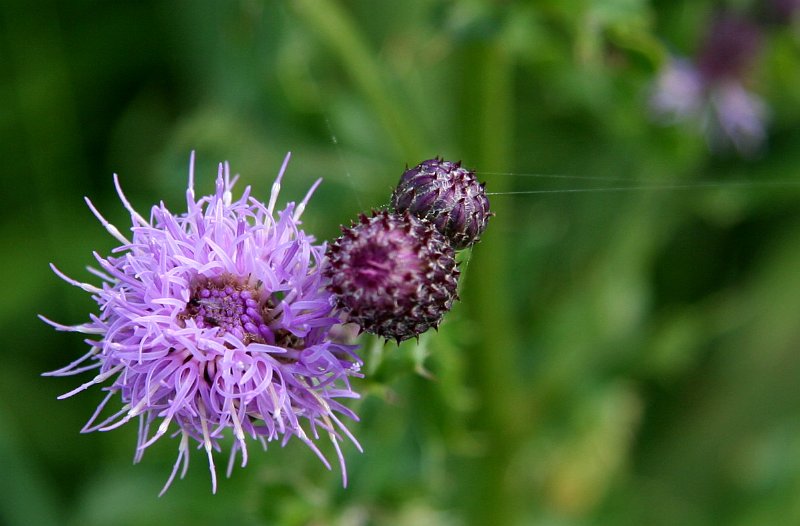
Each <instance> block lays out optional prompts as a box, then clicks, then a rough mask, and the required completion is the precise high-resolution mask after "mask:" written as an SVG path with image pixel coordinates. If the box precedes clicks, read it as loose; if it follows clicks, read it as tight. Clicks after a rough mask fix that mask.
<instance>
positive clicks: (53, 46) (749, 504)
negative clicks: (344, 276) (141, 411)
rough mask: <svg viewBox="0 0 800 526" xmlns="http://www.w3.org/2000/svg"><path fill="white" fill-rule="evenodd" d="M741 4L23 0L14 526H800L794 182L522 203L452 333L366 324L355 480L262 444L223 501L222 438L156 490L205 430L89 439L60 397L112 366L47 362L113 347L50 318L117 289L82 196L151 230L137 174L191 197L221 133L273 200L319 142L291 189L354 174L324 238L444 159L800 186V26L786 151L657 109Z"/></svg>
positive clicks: (233, 157) (791, 63)
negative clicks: (142, 439)
mask: <svg viewBox="0 0 800 526" xmlns="http://www.w3.org/2000/svg"><path fill="white" fill-rule="evenodd" d="M757 4H758V2H747V1H736V2H734V1H731V2H729V3H728V4H727V5H728V7H732V8H740V9H754V8H756V7H757ZM718 5H721V4H719V3H716V2H711V1H707V0H685V1H672V0H660V1H651V2H648V1H645V0H540V1H531V2H522V1H505V2H502V1H496V2H489V1H477V0H466V1H440V0H404V1H402V2H374V1H370V0H358V1H356V0H352V1H335V0H294V1H291V2H271V1H263V2H261V1H256V0H243V1H228V2H211V1H177V2H157V1H140V2H122V1H116V2H111V1H99V0H73V1H54V0H38V1H36V2H27V1H22V0H3V2H2V3H0V64H2V68H0V90H1V91H0V157H2V159H3V169H2V177H0V185H2V186H1V187H0V194H1V195H2V197H3V205H4V206H3V207H2V208H0V217H1V218H2V223H0V236H1V237H0V239H1V240H2V245H3V250H2V253H1V254H0V269H1V270H2V273H0V275H3V276H5V278H4V279H5V285H4V287H3V294H2V301H0V334H2V337H3V340H4V341H3V346H2V352H3V366H2V367H0V466H1V467H0V523H2V524H8V525H9V526H13V525H29V524H43V525H44V524H68V525H78V524H81V525H95V524H97V525H99V524H103V525H142V524H178V525H181V524H193V525H206V524H208V525H212V524H241V525H258V524H282V525H283V524H285V525H326V524H332V525H372V524H374V525H460V524H498V525H527V524H546V525H583V524H598V525H600V524H610V525H616V524H648V525H659V524H664V525H674V524H681V525H702V524H731V525H741V526H746V525H764V524H800V418H798V417H800V389H798V378H800V324H798V320H800V189H798V188H797V187H792V186H788V185H787V186H778V187H762V186H727V187H720V188H695V189H682V190H674V191H631V192H617V193H614V192H585V193H551V194H541V195H505V196H503V195H498V196H494V197H493V198H492V206H493V209H494V210H495V211H496V213H497V215H496V217H495V218H493V220H492V221H491V223H490V224H489V229H488V231H487V233H486V234H485V236H484V239H483V241H482V242H481V243H480V244H479V245H477V246H476V248H475V249H474V250H473V251H472V254H467V255H465V257H464V262H463V263H462V269H463V270H464V279H463V280H462V282H461V295H462V298H463V301H461V302H460V303H459V304H458V305H457V306H456V307H455V309H454V310H453V312H451V313H450V315H449V316H448V317H447V319H446V322H445V323H444V325H443V326H442V328H441V330H440V331H439V332H438V334H426V335H425V336H423V337H422V338H421V340H420V343H419V345H416V344H415V343H413V342H411V343H405V344H403V345H402V346H401V347H400V348H399V349H398V348H397V347H396V346H395V345H393V344H390V345H387V346H385V347H384V346H383V345H382V343H381V342H376V341H374V340H371V339H369V338H364V339H363V340H361V343H362V344H363V346H364V351H363V356H364V358H365V361H366V364H365V371H366V372H367V373H368V376H367V378H366V379H364V380H363V381H359V382H357V387H358V389H360V390H361V391H362V392H363V394H364V396H363V399H362V400H361V401H358V402H356V403H354V404H353V406H354V407H355V408H356V409H357V411H358V413H359V414H360V415H361V417H362V420H361V421H360V422H358V423H353V424H352V425H351V426H350V427H351V429H352V430H353V431H354V433H355V434H356V435H357V436H358V437H359V439H360V440H361V441H362V443H363V445H364V448H365V452H364V453H363V454H359V453H358V452H357V451H356V450H355V448H354V447H352V445H346V446H345V455H346V457H347V460H348V466H349V475H350V486H349V487H348V488H346V489H343V488H342V487H341V480H340V475H339V473H338V472H335V471H334V472H328V471H326V470H325V469H324V467H323V466H322V465H321V464H320V463H319V461H318V460H316V459H315V458H314V457H313V455H312V454H310V452H309V451H307V450H306V448H305V447H304V446H302V444H296V443H292V444H290V445H289V446H287V447H286V448H284V449H281V448H280V447H279V446H278V445H273V446H271V447H270V449H269V451H267V452H266V453H262V452H260V451H257V450H256V449H255V448H254V449H253V452H252V454H251V460H250V465H249V466H248V467H247V468H245V469H235V470H234V472H233V475H232V477H231V479H229V480H222V481H221V484H220V489H219V491H218V494H217V495H215V496H213V497H212V496H211V494H210V483H209V476H208V471H207V468H206V462H205V459H204V458H203V454H202V453H201V452H195V453H194V455H193V456H192V465H191V467H190V470H189V474H188V476H187V477H186V479H185V480H183V481H177V482H176V483H174V484H173V486H172V488H171V489H170V490H169V492H168V493H167V494H166V495H165V496H164V497H162V498H157V494H158V491H159V490H160V489H161V486H162V484H163V483H164V481H165V480H166V477H167V476H168V473H169V470H170V469H171V467H172V463H173V461H174V458H175V455H176V454H177V441H176V440H170V439H168V438H165V439H162V440H161V441H160V443H158V444H157V445H156V446H154V447H152V448H151V449H150V450H148V452H147V454H146V455H145V457H144V460H143V462H141V463H140V464H138V465H136V466H133V465H132V464H131V460H132V456H133V449H134V447H135V434H136V429H135V427H136V426H135V425H129V426H128V427H126V428H123V429H119V430H116V431H113V432H109V433H95V434H91V435H80V434H79V429H80V428H81V426H82V425H83V423H84V422H85V421H86V419H88V417H89V416H90V415H91V413H92V411H93V408H94V406H95V405H96V404H97V402H98V401H99V400H100V398H101V392H100V390H99V389H94V390H91V391H87V392H84V393H82V394H80V395H78V396H76V397H74V398H70V399H68V400H66V401H57V400H56V396H57V395H59V394H61V393H63V392H66V391H68V390H70V389H71V388H72V387H74V386H76V385H78V383H79V382H83V381H87V380H88V379H89V377H90V373H89V374H87V375H86V376H81V377H78V378H56V379H53V378H42V377H40V376H39V374H40V373H41V372H42V371H46V370H52V369H55V368H58V367H61V366H63V365H65V364H66V363H68V362H70V361H71V360H73V359H75V358H77V357H78V356H80V355H81V354H83V352H84V347H85V345H84V344H83V343H82V341H81V338H80V337H79V335H75V334H69V335H66V334H62V333H56V332H55V331H53V330H51V329H50V328H48V327H47V326H45V325H44V324H43V323H41V322H40V321H39V320H37V319H36V314H37V313H42V314H45V315H47V316H48V317H51V318H53V319H55V320H58V321H61V322H64V323H80V322H82V321H84V320H85V319H86V317H87V315H88V313H89V312H92V311H93V310H94V308H95V306H94V305H93V304H92V301H91V300H90V298H88V297H87V296H88V295H86V294H85V293H83V292H81V291H79V290H76V289H73V288H72V287H70V286H68V285H66V284H65V283H63V282H61V281H60V280H59V279H57V278H56V277H55V276H54V275H52V273H51V272H50V270H49V269H48V266H47V264H48V262H50V261H53V262H55V263H56V264H58V266H59V267H60V268H61V269H62V270H64V271H65V272H66V273H67V274H70V275H73V276H75V277H79V278H81V279H89V278H90V276H89V275H88V274H87V273H86V272H85V270H84V266H85V265H87V264H89V263H90V262H91V259H92V257H91V251H92V250H97V251H98V252H100V253H107V252H108V251H109V250H111V249H112V248H113V246H114V240H113V239H112V238H111V237H110V236H108V235H107V234H106V233H105V231H104V230H103V229H102V228H101V227H100V226H99V225H98V224H97V222H96V221H95V220H94V218H93V217H92V215H91V213H90V212H89V211H88V210H87V209H86V207H85V206H84V204H83V202H82V197H83V196H84V195H88V196H90V197H91V198H92V199H93V201H94V202H95V203H96V204H97V205H98V207H99V208H100V209H101V210H102V211H103V212H104V213H105V214H106V216H107V217H108V218H109V219H110V220H111V221H112V222H114V223H116V224H117V225H119V226H120V227H123V226H125V225H126V224H127V221H128V219H127V218H126V213H125V211H124V209H123V208H122V206H121V205H120V204H119V203H118V200H117V198H116V196H115V194H114V191H113V185H112V180H111V174H112V173H113V172H117V173H119V174H120V176H121V180H122V184H123V187H124V188H125V189H126V192H127V194H128V197H129V198H130V199H131V201H132V202H133V204H134V206H136V207H137V208H138V209H139V210H140V211H142V212H145V211H147V210H148V209H149V207H150V206H151V205H152V204H154V203H156V202H158V201H159V200H162V199H163V200H164V201H165V202H166V203H167V204H168V205H169V206H170V207H171V208H172V209H173V210H174V211H180V210H181V207H182V206H183V191H184V188H185V181H186V170H187V165H188V158H189V152H190V150H192V149H195V150H197V155H198V187H199V190H201V191H205V192H210V191H211V190H212V188H213V177H214V175H215V173H216V163H217V162H219V161H221V160H225V159H227V160H229V161H230V162H231V164H232V167H233V170H234V171H237V172H239V173H241V174H242V178H243V180H244V181H245V182H246V183H248V184H252V185H254V187H255V189H254V193H255V195H256V196H259V197H261V198H266V196H267V195H268V193H269V187H270V184H271V182H272V178H273V177H274V175H275V173H276V172H277V170H278V168H279V166H280V162H281V160H282V157H283V155H284V154H285V152H286V151H289V150H291V151H292V152H293V154H294V157H293V160H292V163H291V164H290V167H289V172H288V175H287V177H286V179H285V187H284V190H283V194H282V200H283V201H286V200H299V199H300V198H301V197H302V196H303V194H304V192H305V191H306V189H307V188H308V187H309V185H310V184H311V183H312V182H313V180H314V179H315V178H317V177H320V176H322V177H324V179H325V181H324V184H323V185H322V187H321V188H320V190H319V191H318V192H317V194H316V195H315V197H314V199H313V200H312V202H311V204H310V206H309V208H308V210H307V212H306V215H305V225H306V228H307V229H308V231H310V232H312V233H314V234H315V235H316V236H317V237H318V239H331V238H332V237H334V236H335V235H336V233H337V231H338V225H339V224H340V223H346V222H348V221H349V220H350V218H352V217H353V216H354V215H355V214H356V213H357V212H359V211H361V210H366V209H368V208H370V207H374V206H380V205H382V204H384V203H386V202H387V200H388V196H389V193H390V192H391V188H392V186H393V185H394V184H395V183H396V181H397V179H398V178H399V175H400V173H401V172H402V169H403V168H404V166H405V165H406V163H408V164H410V165H413V164H416V163H417V162H419V161H421V160H423V159H426V158H429V157H433V156H435V155H442V156H444V157H445V158H448V159H462V160H463V161H464V163H465V165H466V166H468V167H472V168H475V169H477V170H478V171H480V172H481V176H480V177H481V179H482V180H486V181H487V188H488V189H489V190H490V191H492V192H510V191H525V190H544V189H589V188H594V187H601V186H608V185H609V184H611V185H613V186H620V185H622V186H624V185H628V184H630V185H641V184H653V183H660V184H674V183H682V184H683V183H691V182H692V181H719V182H723V183H724V182H726V181H763V180H770V181H788V182H792V181H793V182H797V181H798V180H800V173H798V167H800V126H798V123H800V59H798V49H799V48H800V37H799V36H798V31H797V29H796V28H795V29H792V28H791V27H786V26H783V27H779V26H771V27H769V28H768V32H767V34H766V37H765V43H764V49H763V53H762V55H761V57H760V60H759V62H758V64H757V67H756V71H755V72H754V75H753V84H752V89H754V90H755V91H757V92H758V93H760V94H761V95H762V96H763V97H764V98H765V99H766V101H767V102H768V104H769V105H770V108H771V120H770V125H769V126H770V128H769V139H768V144H767V147H766V149H765V150H764V152H763V154H762V155H760V156H758V157H757V158H754V159H749V160H742V159H740V158H738V157H737V156H736V155H734V154H733V153H727V154H721V155H718V154H712V153H711V152H709V149H708V148H707V146H706V142H705V140H704V138H703V137H702V136H700V135H698V134H697V133H696V131H695V130H693V129H691V127H688V126H678V127H668V128H664V127H659V126H655V125H654V124H652V122H651V121H650V119H649V118H648V114H647V111H646V101H647V90H648V87H649V86H650V83H651V82H652V80H653V78H654V76H655V75H656V73H657V72H658V70H659V68H660V67H661V66H662V64H663V63H664V60H665V59H666V58H667V53H668V51H675V52H681V53H684V54H686V53H689V54H690V53H692V51H693V50H694V49H696V47H697V43H698V40H699V39H700V38H701V35H702V32H703V30H704V28H705V27H706V26H707V24H708V18H709V16H710V14H711V13H712V10H713V8H714V7H715V6H718ZM509 173H513V174H560V175H569V176H579V177H585V178H587V179H564V178H560V179H559V178H537V177H530V176H520V175H509ZM593 178H597V180H592V179H593ZM603 178H615V179H620V180H619V181H613V182H610V181H606V180H603ZM328 451H329V449H328ZM218 462H219V464H220V465H222V466H223V469H224V465H225V460H224V458H223V457H222V456H220V457H218Z"/></svg>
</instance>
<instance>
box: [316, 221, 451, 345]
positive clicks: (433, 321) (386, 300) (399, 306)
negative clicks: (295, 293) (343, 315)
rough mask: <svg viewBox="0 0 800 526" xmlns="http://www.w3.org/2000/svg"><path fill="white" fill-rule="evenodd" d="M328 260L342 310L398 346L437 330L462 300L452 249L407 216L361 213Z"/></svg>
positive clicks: (327, 272)
mask: <svg viewBox="0 0 800 526" xmlns="http://www.w3.org/2000/svg"><path fill="white" fill-rule="evenodd" d="M327 256H328V264H327V266H326V267H325V270H324V273H325V275H326V276H327V277H328V278H329V279H330V284H329V285H328V289H329V290H330V291H331V292H332V293H333V294H334V298H335V302H336V306H337V308H339V309H341V310H343V311H345V312H347V313H348V317H349V321H351V322H353V323H356V324H358V325H359V326H360V327H361V329H362V330H365V331H367V332H371V333H373V334H377V335H379V336H382V337H384V338H386V339H394V340H396V341H397V342H398V343H399V342H400V341H402V340H406V339H408V338H412V337H415V336H418V335H419V334H421V333H423V332H425V331H427V330H428V329H430V328H431V327H437V326H438V325H439V323H440V322H441V319H442V316H444V314H445V313H446V312H447V311H449V310H450V308H451V307H452V304H453V301H455V300H456V299H457V298H458V296H457V293H456V288H457V285H458V268H457V266H456V261H455V252H454V250H453V248H452V247H451V246H450V245H449V244H448V242H447V240H446V239H445V238H444V237H443V236H442V235H441V234H440V233H439V232H438V231H437V230H436V229H435V228H433V226H431V224H429V223H428V222H426V221H424V220H420V219H417V218H416V217H414V216H412V215H411V214H409V213H408V212H405V213H403V214H394V213H390V212H387V211H385V210H384V211H380V212H373V213H372V216H371V217H370V216H366V215H364V214H361V215H360V216H359V220H358V222H357V223H354V224H353V225H352V226H351V227H350V228H342V235H341V236H340V237H339V238H338V239H336V240H335V241H334V242H333V243H332V244H331V245H330V246H329V247H328V252H327Z"/></svg>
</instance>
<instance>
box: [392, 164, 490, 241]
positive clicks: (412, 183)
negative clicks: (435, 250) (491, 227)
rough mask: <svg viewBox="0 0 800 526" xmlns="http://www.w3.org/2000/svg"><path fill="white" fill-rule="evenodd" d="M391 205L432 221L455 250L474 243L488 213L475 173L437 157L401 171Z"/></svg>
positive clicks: (484, 224) (484, 196) (398, 209)
mask: <svg viewBox="0 0 800 526" xmlns="http://www.w3.org/2000/svg"><path fill="white" fill-rule="evenodd" d="M392 206H393V207H394V208H395V210H397V211H398V212H405V211H406V210H408V211H409V212H411V213H412V214H413V215H415V216H417V217H419V218H421V219H425V220H427V221H430V222H431V223H433V225H434V226H435V227H436V229H437V230H438V231H439V232H441V233H442V234H443V235H444V236H445V237H446V238H447V240H448V241H449V242H450V244H451V245H452V246H453V248H455V249H456V250H461V249H463V248H467V247H469V246H471V245H473V244H475V243H477V242H478V239H479V238H480V235H481V234H482V233H483V231H484V230H485V229H486V225H487V223H488V222H489V217H490V216H491V215H492V214H491V212H490V211H489V199H488V198H487V197H486V192H485V191H484V185H483V184H481V183H479V182H478V180H477V179H476V177H475V173H474V172H471V171H469V170H467V169H466V168H462V167H461V163H460V162H457V163H452V162H450V161H445V160H442V159H439V158H436V159H430V160H427V161H423V162H422V163H420V164H419V165H417V166H415V167H414V168H411V169H409V170H406V171H405V172H404V173H403V176H402V177H401V178H400V183H399V184H398V185H397V188H396V189H395V191H394V193H393V194H392Z"/></svg>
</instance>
